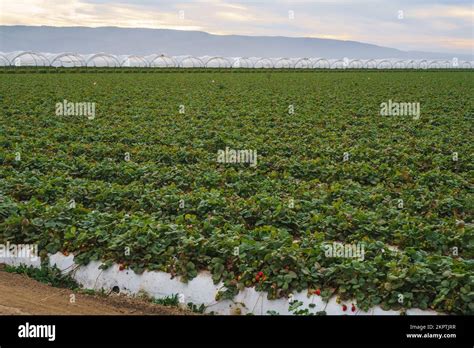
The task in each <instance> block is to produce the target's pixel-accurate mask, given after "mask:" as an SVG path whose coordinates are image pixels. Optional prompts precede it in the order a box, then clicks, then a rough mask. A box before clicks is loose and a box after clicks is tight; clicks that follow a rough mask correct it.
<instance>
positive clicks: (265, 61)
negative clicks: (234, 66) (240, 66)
mask: <svg viewBox="0 0 474 348" xmlns="http://www.w3.org/2000/svg"><path fill="white" fill-rule="evenodd" d="M253 67H254V68H256V69H262V68H263V69H271V68H273V62H272V60H271V59H270V58H259V59H257V61H256V62H255V64H254V66H253Z"/></svg>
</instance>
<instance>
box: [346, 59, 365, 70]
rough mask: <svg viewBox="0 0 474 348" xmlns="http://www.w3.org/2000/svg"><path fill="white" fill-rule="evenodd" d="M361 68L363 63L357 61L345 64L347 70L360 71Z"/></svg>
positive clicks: (353, 60)
mask: <svg viewBox="0 0 474 348" xmlns="http://www.w3.org/2000/svg"><path fill="white" fill-rule="evenodd" d="M363 66H364V63H362V61H361V60H359V59H352V60H349V63H348V64H347V67H348V68H349V69H362V67H363Z"/></svg>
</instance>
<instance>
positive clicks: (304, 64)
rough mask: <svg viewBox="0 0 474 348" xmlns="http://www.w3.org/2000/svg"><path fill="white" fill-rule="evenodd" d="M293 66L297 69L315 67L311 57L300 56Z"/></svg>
mask: <svg viewBox="0 0 474 348" xmlns="http://www.w3.org/2000/svg"><path fill="white" fill-rule="evenodd" d="M293 67H294V68H295V69H311V68H312V67H313V63H312V62H311V59H309V58H298V59H296V61H295V63H294V64H293Z"/></svg>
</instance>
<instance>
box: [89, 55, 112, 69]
mask: <svg viewBox="0 0 474 348" xmlns="http://www.w3.org/2000/svg"><path fill="white" fill-rule="evenodd" d="M86 66H88V67H97V68H107V67H109V68H111V67H113V68H118V67H120V61H119V59H118V58H117V57H116V56H114V55H112V54H107V53H96V54H92V55H89V56H87V59H86Z"/></svg>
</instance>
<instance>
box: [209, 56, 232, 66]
mask: <svg viewBox="0 0 474 348" xmlns="http://www.w3.org/2000/svg"><path fill="white" fill-rule="evenodd" d="M203 61H204V62H205V63H204V65H205V67H206V68H232V66H233V60H232V59H229V58H225V57H206V58H205V59H203Z"/></svg>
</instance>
